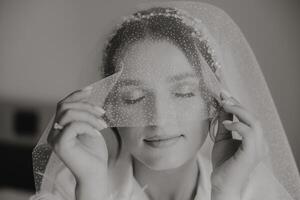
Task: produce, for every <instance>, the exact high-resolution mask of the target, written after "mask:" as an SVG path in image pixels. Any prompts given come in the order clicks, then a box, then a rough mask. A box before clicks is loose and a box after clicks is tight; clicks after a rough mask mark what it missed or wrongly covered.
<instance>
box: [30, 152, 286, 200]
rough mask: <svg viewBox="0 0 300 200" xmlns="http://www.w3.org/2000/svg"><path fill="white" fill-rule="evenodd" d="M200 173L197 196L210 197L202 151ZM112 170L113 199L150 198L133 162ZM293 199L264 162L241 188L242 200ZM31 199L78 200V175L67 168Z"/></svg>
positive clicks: (208, 171) (207, 166)
mask: <svg viewBox="0 0 300 200" xmlns="http://www.w3.org/2000/svg"><path fill="white" fill-rule="evenodd" d="M198 164H199V165H198V166H199V170H200V177H199V181H198V188H197V193H196V197H195V200H210V199H211V196H210V195H211V183H210V174H211V172H212V166H211V162H210V161H209V160H208V159H206V158H205V157H204V156H203V155H202V154H201V153H200V152H199V154H198ZM116 166H117V167H115V168H114V169H112V170H109V179H110V184H109V188H110V200H149V198H148V197H147V195H146V194H145V192H144V189H145V187H141V186H140V185H139V184H138V182H137V181H136V179H135V178H134V176H133V172H132V165H131V162H128V159H126V158H121V160H120V161H119V162H118V164H117V165H116ZM262 199H263V200H292V197H291V196H290V195H289V193H288V192H287V191H286V190H285V188H284V187H283V186H282V185H281V184H280V183H279V182H278V181H277V179H276V178H275V176H274V175H273V173H272V172H271V171H270V170H269V169H268V168H267V167H266V166H265V165H264V164H263V163H261V164H259V165H258V166H257V167H256V168H255V170H254V171H253V173H252V174H251V175H250V177H249V182H248V184H247V185H246V186H245V188H244V190H243V192H242V198H241V200H262ZM30 200H75V179H74V177H73V176H72V174H71V173H70V171H69V170H68V169H66V168H63V169H62V170H61V171H60V173H59V174H58V175H57V179H56V182H55V185H54V188H53V191H52V192H51V193H50V192H43V191H41V192H39V193H37V194H36V195H34V196H32V197H31V198H30Z"/></svg>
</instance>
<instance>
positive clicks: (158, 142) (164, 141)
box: [144, 135, 183, 148]
mask: <svg viewBox="0 0 300 200" xmlns="http://www.w3.org/2000/svg"><path fill="white" fill-rule="evenodd" d="M181 137H183V135H177V136H153V137H149V138H146V139H144V142H145V143H146V144H147V145H149V146H151V147H154V148H162V147H169V146H171V145H174V144H175V143H177V142H178V141H179V140H180V139H181Z"/></svg>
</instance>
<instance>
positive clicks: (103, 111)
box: [95, 106, 105, 114]
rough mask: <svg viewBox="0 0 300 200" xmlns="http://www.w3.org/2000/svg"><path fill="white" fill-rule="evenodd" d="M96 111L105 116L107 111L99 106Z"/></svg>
mask: <svg viewBox="0 0 300 200" xmlns="http://www.w3.org/2000/svg"><path fill="white" fill-rule="evenodd" d="M95 110H97V111H98V112H99V113H101V114H104V113H105V110H104V109H103V108H101V107H99V106H95Z"/></svg>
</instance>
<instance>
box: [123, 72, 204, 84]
mask: <svg viewBox="0 0 300 200" xmlns="http://www.w3.org/2000/svg"><path fill="white" fill-rule="evenodd" d="M187 78H198V76H197V75H196V73H192V72H184V73H181V74H177V75H174V76H169V77H167V82H177V81H181V80H184V79H187ZM142 84H143V82H142V81H141V80H138V79H120V80H119V81H118V83H117V85H118V86H128V85H134V86H139V85H142Z"/></svg>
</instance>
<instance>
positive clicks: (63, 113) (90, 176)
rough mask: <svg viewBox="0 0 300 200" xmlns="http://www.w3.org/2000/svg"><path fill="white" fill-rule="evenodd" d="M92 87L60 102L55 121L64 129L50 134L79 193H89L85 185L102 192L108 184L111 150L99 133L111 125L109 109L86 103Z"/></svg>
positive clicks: (57, 152) (58, 154)
mask: <svg viewBox="0 0 300 200" xmlns="http://www.w3.org/2000/svg"><path fill="white" fill-rule="evenodd" d="M91 90H92V88H90V87H87V88H85V89H83V90H78V91H75V92H73V93H71V94H70V95H68V96H67V97H66V98H64V99H63V100H61V101H60V102H59V103H58V104H57V110H56V115H55V122H57V123H58V124H59V125H61V126H62V127H63V128H62V129H61V130H57V129H55V128H52V130H51V132H50V134H49V136H48V143H49V144H50V145H51V146H52V147H53V151H54V152H55V153H56V154H57V156H58V157H59V158H60V159H61V160H62V161H63V162H64V163H65V165H66V166H67V167H68V168H69V169H70V170H71V172H72V173H73V175H74V176H75V178H76V182H77V185H76V187H77V188H78V191H81V192H79V193H80V194H79V196H82V194H84V193H85V192H83V191H82V190H85V189H83V188H89V190H90V189H92V188H94V189H95V190H96V189H97V191H99V188H101V187H102V188H105V186H106V183H107V181H106V176H107V159H108V152H107V147H106V143H105V140H104V138H103V136H102V134H101V133H100V132H99V131H101V130H103V129H105V128H107V125H106V123H105V121H104V120H103V118H102V116H103V114H104V113H105V111H104V110H103V109H102V108H100V107H96V106H93V105H91V104H89V103H87V102H85V99H86V97H88V95H90V93H91ZM92 185H94V187H91V186H92ZM85 191H87V190H85ZM97 191H93V192H94V194H96V193H97ZM86 193H87V192H86ZM78 199H81V198H78ZM83 199H84V198H83ZM90 199H92V198H90Z"/></svg>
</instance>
